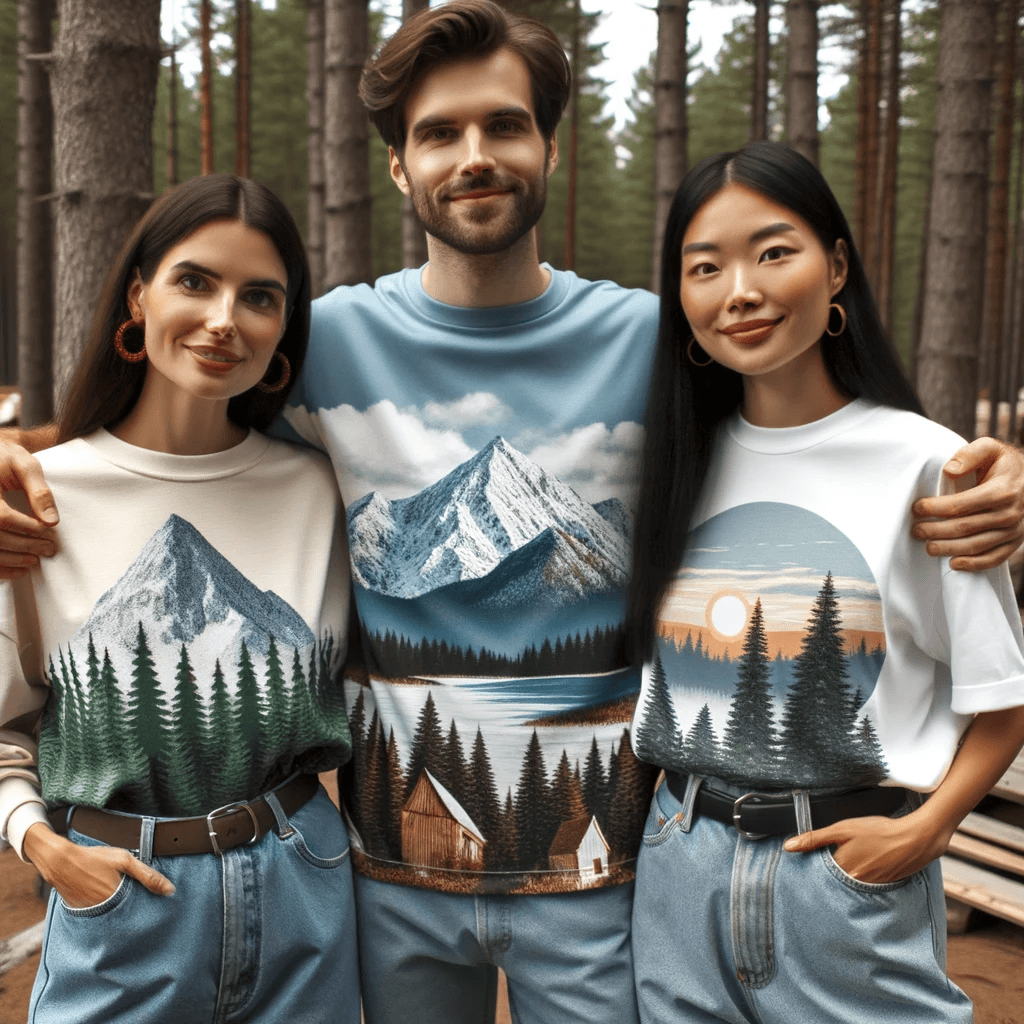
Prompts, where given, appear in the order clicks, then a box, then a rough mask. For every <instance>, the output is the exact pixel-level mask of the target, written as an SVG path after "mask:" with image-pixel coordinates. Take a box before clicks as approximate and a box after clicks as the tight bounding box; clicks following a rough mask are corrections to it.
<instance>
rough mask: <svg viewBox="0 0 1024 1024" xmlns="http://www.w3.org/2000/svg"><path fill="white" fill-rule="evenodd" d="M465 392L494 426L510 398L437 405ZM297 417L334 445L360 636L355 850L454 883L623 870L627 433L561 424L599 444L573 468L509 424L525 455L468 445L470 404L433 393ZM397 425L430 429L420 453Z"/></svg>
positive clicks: (626, 846) (631, 434)
mask: <svg viewBox="0 0 1024 1024" xmlns="http://www.w3.org/2000/svg"><path fill="white" fill-rule="evenodd" d="M485 399H486V401H485ZM471 405H472V406H475V407H479V408H481V409H483V410H484V411H485V412H486V413H487V416H486V417H482V418H486V419H487V422H488V424H489V425H491V426H492V427H494V426H499V425H500V424H499V423H498V422H497V418H498V417H499V416H502V417H511V416H513V415H517V416H518V415H519V414H518V413H516V414H513V413H512V411H511V405H510V404H508V403H505V402H501V401H498V400H497V399H496V398H494V397H493V396H490V397H488V396H482V395H468V396H466V398H465V399H464V400H460V401H459V402H456V403H453V407H458V408H459V409H460V410H461V409H463V408H468V407H469V406H471ZM492 410H498V412H497V413H495V414H494V415H493V416H492V415H491V411H492ZM414 414H415V422H413V418H414ZM314 415H315V417H317V418H318V419H319V420H320V421H321V424H322V426H321V427H320V428H319V429H321V430H323V431H324V436H328V437H330V438H331V443H332V444H336V445H338V446H339V447H340V449H341V450H340V451H339V452H338V453H337V454H336V459H337V464H338V465H339V477H340V480H341V484H342V492H343V495H344V496H345V498H346V508H347V512H346V515H347V522H348V536H349V550H350V555H351V563H352V574H353V583H354V589H355V598H356V607H357V609H358V615H359V625H360V627H361V633H362V647H363V657H364V663H363V664H362V665H358V666H357V665H356V664H355V662H354V659H353V657H352V653H353V652H354V650H355V647H356V645H355V644H353V643H352V642H351V641H350V645H349V650H350V658H349V661H348V663H347V666H346V667H347V672H346V699H347V706H348V711H349V717H350V723H351V730H352V737H353V761H352V771H351V772H350V776H349V788H348V792H347V794H346V796H345V803H346V811H347V813H348V815H349V819H350V824H351V825H352V826H353V829H352V836H353V851H354V854H353V856H354V864H355V866H356V867H357V869H358V870H359V871H360V872H361V873H363V874H366V875H369V876H371V877H374V878H379V879H381V880H385V881H392V882H401V883H404V884H411V885H423V886H428V887H431V888H439V889H444V890H447V891H461V892H482V891H492V892H527V891H528V892H545V891H547V892H552V891H569V890H576V889H580V888H589V887H593V886H602V885H608V884H617V883H620V882H623V881H627V880H628V879H629V878H631V877H632V870H633V860H634V858H635V856H636V849H637V845H638V843H639V837H640V834H641V830H642V825H643V820H644V817H645V815H646V811H647V806H648V804H649V798H650V791H651V784H652V781H653V773H652V772H651V771H650V769H649V768H648V767H647V766H645V765H643V764H642V763H641V762H640V761H638V759H637V758H636V757H635V756H634V755H633V751H632V745H631V741H630V738H629V732H628V725H629V722H630V720H631V717H632V711H633V707H634V705H635V703H636V695H637V692H638V690H639V678H638V672H637V670H636V668H635V667H633V666H631V665H630V664H629V663H628V661H627V658H626V655H625V651H624V630H623V620H624V609H625V595H624V587H625V583H626V579H627V573H628V569H629V558H630V544H631V511H630V508H629V505H630V502H631V500H632V499H633V497H634V495H635V484H636V480H635V476H636V473H637V470H638V458H639V446H640V441H641V438H642V430H641V429H640V428H639V426H638V425H637V424H635V423H632V422H622V423H618V424H613V425H610V426H606V425H605V424H603V423H593V424H587V425H584V426H580V427H577V428H575V430H574V432H573V433H572V434H566V435H563V439H562V440H563V448H562V451H564V450H566V449H570V448H571V449H572V450H573V451H576V452H584V451H585V449H586V447H587V444H590V443H591V441H592V439H593V441H594V444H596V445H597V446H601V445H603V446H604V450H603V452H602V451H599V452H597V456H596V457H592V456H593V451H594V444H592V446H591V448H590V449H589V450H586V451H585V454H583V455H580V456H579V458H577V460H576V461H575V463H574V464H572V465H570V464H569V460H568V459H567V458H562V459H561V461H559V460H558V459H557V458H555V457H554V456H553V455H552V451H553V449H554V448H555V445H554V444H553V443H551V442H550V438H549V437H548V438H547V440H544V439H542V440H540V441H538V440H537V435H538V432H539V428H537V429H533V428H530V426H529V424H524V423H522V422H520V423H519V429H518V434H516V435H515V436H516V437H518V438H519V439H520V442H521V443H522V442H523V440H524V439H525V440H527V441H529V444H528V445H527V447H528V448H529V450H530V452H531V454H527V453H526V452H525V451H523V450H522V449H521V448H520V447H518V446H517V444H515V443H513V442H512V441H510V440H509V439H508V437H507V436H506V435H504V434H502V433H499V432H492V433H491V434H490V436H489V437H488V438H486V439H484V440H482V441H480V442H478V443H479V447H477V448H473V447H472V445H471V443H470V441H471V439H475V437H477V436H478V434H479V430H480V429H482V428H481V427H480V425H479V423H478V424H477V425H476V426H474V427H473V428H472V429H470V428H469V427H465V426H463V427H462V428H460V429H461V433H459V434H456V432H455V431H454V430H450V431H447V432H441V431H439V430H436V429H434V428H432V427H431V426H430V425H431V423H436V422H437V421H438V419H439V417H440V412H438V409H437V408H434V407H431V408H430V409H427V410H420V411H418V412H417V411H416V410H412V411H411V412H410V411H409V410H408V408H406V409H400V408H398V407H397V406H396V405H394V404H392V403H390V402H386V401H384V402H379V403H377V405H374V406H370V407H369V408H368V409H366V410H363V411H358V410H356V409H354V408H353V407H350V406H345V407H339V408H337V409H321V410H318V411H317V412H316V413H315V414H314ZM328 424H329V425H328ZM293 425H294V424H293ZM532 429H533V433H532V434H531V430H532ZM430 430H433V433H432V434H431V433H430ZM474 431H476V433H474ZM410 434H414V435H416V436H419V437H423V438H424V439H425V440H429V441H430V442H431V444H432V445H433V447H428V446H424V447H423V448H422V462H418V461H417V460H416V456H417V455H419V454H420V450H419V449H414V448H413V447H412V446H410V445H409V444H408V443H407V441H408V436H409V435H410ZM398 435H401V437H399V436H398ZM355 438H361V443H359V444H357V443H356V442H355V441H354V440H353V439H355ZM453 451H461V452H463V453H464V457H463V458H462V459H461V460H460V461H457V462H455V463H454V464H449V465H447V467H446V468H445V469H444V471H443V472H439V471H438V469H437V468H435V467H438V466H440V465H441V464H442V455H444V457H445V458H447V455H445V453H450V452H453ZM367 452H369V454H367ZM609 452H610V453H611V454H609ZM385 453H387V454H388V455H389V456H390V455H391V453H394V457H393V458H388V459H387V460H385V458H384V455H385ZM439 453H440V454H439ZM375 457H376V458H377V459H378V461H377V462H376V463H374V462H373V459H374V458H375ZM541 459H543V460H544V461H545V462H546V463H547V464H548V465H552V464H557V465H558V466H559V471H558V472H553V471H552V470H551V469H549V468H546V466H545V465H542V464H541V461H540V460H541ZM570 480H571V481H572V482H571V483H570V482H568V481H570ZM417 483H418V484H419V485H418V486H417V485H416V484H417ZM581 492H585V493H586V496H584V493H581Z"/></svg>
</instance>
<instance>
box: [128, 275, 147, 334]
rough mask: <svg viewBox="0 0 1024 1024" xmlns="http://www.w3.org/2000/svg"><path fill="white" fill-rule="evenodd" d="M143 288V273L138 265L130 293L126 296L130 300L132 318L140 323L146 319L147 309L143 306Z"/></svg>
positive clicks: (129, 287) (129, 288)
mask: <svg viewBox="0 0 1024 1024" xmlns="http://www.w3.org/2000/svg"><path fill="white" fill-rule="evenodd" d="M143 289H144V285H143V283H142V275H141V274H140V273H139V268H138V267H136V268H135V273H134V276H133V277H132V282H131V284H130V285H128V294H127V295H126V296H125V298H126V299H127V300H128V312H129V313H131V315H132V319H133V320H134V321H135V322H136V323H139V324H141V323H143V322H144V321H145V319H146V311H145V309H144V308H143V306H142V292H143Z"/></svg>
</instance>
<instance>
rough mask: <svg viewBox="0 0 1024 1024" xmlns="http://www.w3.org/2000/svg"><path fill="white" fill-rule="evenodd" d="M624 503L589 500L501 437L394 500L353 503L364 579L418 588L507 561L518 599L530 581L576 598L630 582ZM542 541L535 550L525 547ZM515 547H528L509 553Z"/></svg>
mask: <svg viewBox="0 0 1024 1024" xmlns="http://www.w3.org/2000/svg"><path fill="white" fill-rule="evenodd" d="M615 504H617V505H619V506H621V502H616V501H615V499H611V500H609V501H604V502H601V503H600V507H598V506H594V505H591V504H589V503H588V502H586V501H584V500H583V499H582V498H581V497H580V496H579V495H578V494H577V493H576V492H575V491H574V490H573V489H572V488H571V487H569V486H568V485H567V484H564V483H562V482H561V481H560V480H559V479H558V478H557V477H555V476H552V475H551V474H549V473H547V472H545V471H544V470H543V469H542V468H541V467H540V466H538V465H537V464H536V463H534V462H532V461H531V460H530V459H529V458H527V457H526V456H525V455H523V454H522V453H521V452H519V451H517V450H516V449H515V448H513V447H512V446H511V445H510V444H509V443H508V442H507V441H506V440H505V439H504V438H502V437H496V438H495V439H494V440H493V441H491V442H490V443H489V444H488V445H487V446H486V447H484V448H483V449H482V450H481V451H479V452H478V453H477V454H476V455H475V456H474V457H473V458H471V459H469V460H467V461H466V462H464V463H462V465H460V466H457V467H456V468H455V469H454V470H452V472H451V473H449V474H448V475H447V476H446V477H444V478H442V479H441V480H439V481H437V483H435V484H432V485H431V486H430V487H427V488H425V489H424V490H422V491H420V492H419V493H418V494H414V495H412V496H411V497H409V498H397V499H394V500H388V499H386V498H383V497H382V496H381V495H380V494H378V493H377V492H373V493H371V494H368V495H366V496H365V497H363V498H360V499H359V501H356V502H354V503H353V504H352V505H351V506H350V507H349V510H348V528H349V542H350V547H351V552H352V564H353V566H354V569H355V578H356V582H357V583H359V584H360V585H361V586H363V587H365V588H367V589H369V590H373V591H375V592H377V593H379V594H384V595H387V596H389V597H401V598H414V597H418V596H420V595H421V594H425V593H428V592H431V591H435V590H437V589H439V588H441V587H447V586H450V585H452V584H455V583H460V582H462V583H464V582H465V581H468V580H480V579H482V578H483V577H485V576H488V574H491V573H493V572H494V570H495V569H497V567H498V566H499V565H502V566H503V568H506V567H505V562H506V561H508V562H509V564H508V566H507V569H508V574H507V575H508V579H507V580H505V581H503V583H504V585H505V586H512V587H514V590H515V591H516V597H515V601H518V600H520V599H521V596H523V593H522V592H523V588H524V587H525V588H530V587H536V588H542V587H543V588H550V590H551V594H550V595H549V596H552V597H554V596H557V595H559V594H562V592H563V591H564V594H562V596H563V598H564V599H570V600H571V599H572V597H571V596H570V595H571V594H574V595H582V594H585V593H593V592H602V591H606V590H608V589H610V588H611V587H613V586H621V585H622V584H623V583H624V582H625V579H626V573H627V571H628V566H629V540H628V536H627V530H625V529H624V528H623V527H624V526H625V525H628V514H627V513H626V510H625V508H624V507H621V509H619V508H615V507H614V506H615ZM545 534H547V535H548V536H547V538H546V539H542V535H545ZM533 542H537V544H536V548H535V550H532V551H531V552H526V551H523V550H522V549H525V548H526V547H527V546H531V547H532V546H533ZM514 552H515V553H516V555H517V556H518V555H519V554H520V553H522V554H523V556H524V557H523V558H522V559H519V558H516V559H515V560H512V559H510V558H509V556H511V555H512V554H513V553H514ZM501 575H502V576H505V575H506V573H504V572H503V573H502V574H501ZM491 582H494V581H491ZM501 586H502V584H501V583H499V590H500V589H501ZM489 593H490V594H491V595H492V598H493V599H497V595H496V594H495V591H494V590H489ZM508 593H509V595H510V594H511V591H509V592H508ZM534 593H535V594H538V595H539V593H540V591H539V589H538V590H535V591H534Z"/></svg>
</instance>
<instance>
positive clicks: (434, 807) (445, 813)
mask: <svg viewBox="0 0 1024 1024" xmlns="http://www.w3.org/2000/svg"><path fill="white" fill-rule="evenodd" d="M486 843H487V840H486V839H484V837H483V836H482V835H481V834H480V829H478V828H477V827H476V824H475V823H474V821H473V819H472V818H471V817H470V816H469V815H468V814H467V813H466V809H465V808H464V807H463V806H462V805H461V804H460V803H459V801H458V800H456V799H455V797H453V796H452V795H451V793H449V792H448V790H447V789H445V788H444V786H442V785H441V783H440V782H438V781H437V779H435V778H434V776H433V775H431V774H430V772H428V771H427V769H426V768H424V769H423V771H421V772H420V776H419V778H418V779H417V780H416V785H415V786H414V787H413V790H412V792H411V793H410V794H409V799H408V800H406V801H405V804H404V805H403V807H402V860H404V861H405V862H406V863H407V864H419V865H422V866H424V867H431V868H448V869H454V870H458V869H460V868H461V869H464V870H469V871H479V870H480V869H481V868H483V866H484V846H485V845H486Z"/></svg>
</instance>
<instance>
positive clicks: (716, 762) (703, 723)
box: [683, 704, 721, 776]
mask: <svg viewBox="0 0 1024 1024" xmlns="http://www.w3.org/2000/svg"><path fill="white" fill-rule="evenodd" d="M683 757H684V761H685V764H686V770H687V771H688V772H689V773H690V774H691V775H705V776H707V775H717V774H718V773H719V772H720V771H721V758H720V756H719V752H718V741H717V740H716V739H715V730H714V727H713V726H712V724H711V709H710V708H709V707H708V706H707V704H705V705H703V706H702V707H701V709H700V711H699V712H698V714H697V718H696V719H695V720H694V723H693V726H692V727H691V728H690V731H689V732H688V733H687V734H686V740H685V741H684V743H683Z"/></svg>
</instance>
